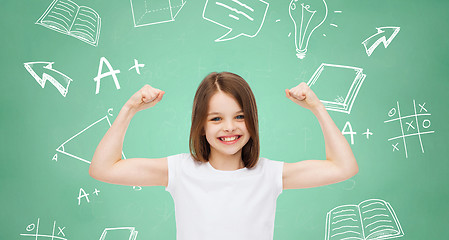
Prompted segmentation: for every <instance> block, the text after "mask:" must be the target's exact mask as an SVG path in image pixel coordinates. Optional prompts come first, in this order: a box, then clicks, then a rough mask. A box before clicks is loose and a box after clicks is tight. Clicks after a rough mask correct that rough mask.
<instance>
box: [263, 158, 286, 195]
mask: <svg viewBox="0 0 449 240" xmlns="http://www.w3.org/2000/svg"><path fill="white" fill-rule="evenodd" d="M267 163H268V164H267V167H268V169H269V171H268V172H269V173H270V178H271V179H272V181H273V187H274V190H273V191H274V194H275V196H276V197H277V196H279V194H281V193H282V189H283V182H282V173H283V172H284V162H281V161H273V160H268V159H267Z"/></svg>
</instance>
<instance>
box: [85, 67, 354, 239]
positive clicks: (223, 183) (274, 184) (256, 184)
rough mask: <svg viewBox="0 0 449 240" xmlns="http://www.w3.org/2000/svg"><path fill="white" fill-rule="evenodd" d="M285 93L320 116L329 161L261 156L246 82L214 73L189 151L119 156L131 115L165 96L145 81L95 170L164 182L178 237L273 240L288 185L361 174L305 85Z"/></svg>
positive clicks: (196, 105)
mask: <svg viewBox="0 0 449 240" xmlns="http://www.w3.org/2000/svg"><path fill="white" fill-rule="evenodd" d="M285 92H286V96H287V98H289V99H290V100H292V101H293V102H295V103H297V104H298V105H300V106H302V107H304V108H307V109H309V110H310V111H312V113H313V114H314V115H315V116H316V118H317V119H318V122H319V123H320V126H321V129H322V131H323V135H324V140H325V151H326V160H303V161H299V162H295V163H284V162H281V161H273V160H269V159H266V158H263V157H260V156H259V153H260V149H259V129H258V115H257V107H256V101H255V98H254V95H253V93H252V91H251V89H250V87H249V85H248V83H247V82H246V81H245V80H244V79H243V78H241V77H240V76H238V75H236V74H233V73H229V72H221V73H215V72H214V73H211V74H209V75H208V76H206V78H204V80H203V81H202V82H201V83H200V85H199V87H198V90H197V92H196V94H195V98H194V102H193V110H192V125H191V129H190V142H189V144H190V153H183V154H177V155H173V156H169V157H165V158H159V159H146V158H132V159H121V152H122V146H123V141H124V137H125V132H126V129H127V128H128V125H129V123H130V121H131V119H132V117H133V116H134V115H135V114H136V113H137V112H138V111H141V110H144V109H147V108H150V107H153V106H154V105H156V104H157V103H158V102H159V101H161V99H162V97H163V95H164V93H165V92H164V91H161V90H159V89H156V88H153V87H151V86H149V85H146V86H144V87H143V88H142V89H140V90H139V91H138V92H136V93H135V94H134V95H133V96H132V97H131V98H130V99H129V100H128V101H127V102H126V104H125V105H124V106H123V108H122V109H121V111H120V113H119V115H118V116H117V118H116V120H115V121H114V123H113V124H112V126H111V128H110V129H109V130H108V131H107V133H106V134H105V136H104V137H103V139H102V140H101V142H100V143H99V145H98V147H97V150H96V151H95V154H94V157H93V159H92V163H91V165H90V169H89V174H90V175H91V176H92V177H94V178H95V179H98V180H100V181H104V182H108V183H113V184H121V185H130V186H165V187H166V188H165V189H166V190H167V191H168V192H169V193H170V194H171V196H172V197H173V200H174V203H175V216H176V227H177V239H178V240H221V239H223V240H224V239H226V240H230V239H232V240H271V239H273V232H274V218H275V212H276V199H277V198H278V196H279V194H280V193H281V192H282V190H283V189H299V188H309V187H317V186H322V185H327V184H332V183H336V182H340V181H343V180H346V179H348V178H350V177H352V176H354V175H355V174H356V173H357V171H358V166H357V163H356V160H355V158H354V155H353V153H352V151H351V148H350V147H349V144H348V143H347V141H346V139H345V138H344V137H343V135H342V134H341V132H340V130H339V129H338V128H337V127H336V126H335V124H334V122H333V121H332V119H331V117H330V116H329V114H328V113H327V111H326V109H325V108H324V106H323V104H322V103H321V102H320V100H319V99H318V98H317V97H316V95H315V94H314V93H313V91H312V90H311V89H310V88H309V87H308V86H307V84H305V83H301V84H299V85H298V86H296V87H294V88H292V89H286V90H285Z"/></svg>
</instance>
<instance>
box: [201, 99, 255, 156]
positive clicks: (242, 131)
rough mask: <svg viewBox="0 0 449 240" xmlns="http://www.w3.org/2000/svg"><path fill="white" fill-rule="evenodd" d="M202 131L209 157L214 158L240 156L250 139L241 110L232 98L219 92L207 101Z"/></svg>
mask: <svg viewBox="0 0 449 240" xmlns="http://www.w3.org/2000/svg"><path fill="white" fill-rule="evenodd" d="M204 130H205V133H206V139H207V141H208V142H209V144H210V149H211V156H216V157H220V156H221V157H224V156H226V155H235V154H240V155H239V156H241V151H242V148H243V147H244V146H245V144H246V143H247V142H248V140H249V139H250V135H249V132H248V130H247V129H246V124H245V116H244V115H243V111H242V108H241V107H240V106H239V104H238V102H237V101H236V100H235V99H234V98H233V97H231V96H230V95H228V94H226V93H223V92H220V91H219V92H217V93H216V94H214V95H213V96H212V97H211V99H210V101H209V111H208V116H207V119H206V125H205V127H204Z"/></svg>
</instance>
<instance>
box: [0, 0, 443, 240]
mask: <svg viewBox="0 0 449 240" xmlns="http://www.w3.org/2000/svg"><path fill="white" fill-rule="evenodd" d="M133 1H134V2H138V1H137V0H133ZM241 1H242V0H241ZM266 1H268V0H266ZM326 1H327V5H328V12H329V13H328V16H327V19H326V21H325V22H324V23H323V24H322V25H321V26H320V27H319V28H318V29H317V30H315V32H314V33H313V35H312V36H311V38H310V41H309V46H308V51H307V55H306V57H305V58H304V59H298V58H297V56H296V50H295V43H294V41H295V40H294V24H293V21H292V20H291V18H290V16H289V4H290V1H288V0H287V1H285V0H283V1H274V0H271V1H269V4H270V5H269V8H268V11H267V14H266V17H265V20H264V22H263V27H262V28H261V29H260V32H259V33H258V34H257V36H255V37H253V38H250V37H247V36H240V37H237V38H235V39H233V40H229V41H222V42H215V39H218V38H219V37H221V36H222V35H224V34H225V33H226V32H227V31H228V30H227V29H226V28H224V27H222V26H219V25H217V24H214V23H213V22H211V21H207V20H205V19H204V18H203V10H204V6H205V4H206V1H205V0H202V1H193V0H192V1H188V2H187V3H186V4H185V5H184V7H183V8H182V9H181V11H180V12H179V14H178V15H177V16H176V19H175V21H172V22H167V23H161V24H154V25H148V26H142V27H134V24H133V15H132V12H131V4H130V1H126V0H122V1H118V0H113V1H112V0H110V1H106V0H90V1H88V0H76V1H75V2H76V3H78V4H79V5H81V6H88V7H91V8H92V9H95V10H96V11H97V12H98V14H99V15H100V16H101V32H100V37H99V43H98V46H96V47H95V46H92V45H89V44H87V43H85V42H83V41H80V40H79V39H76V38H74V37H71V36H68V35H64V34H62V33H59V32H56V31H52V30H51V29H48V28H45V27H43V26H41V25H38V24H35V22H36V21H37V20H38V19H39V17H40V16H41V15H42V14H43V13H44V12H45V10H46V9H47V7H48V6H49V5H50V4H51V2H52V1H51V0H45V1H44V0H40V1H31V0H27V1H26V0H14V1H13V0H10V1H1V9H2V15H1V21H0V26H1V37H0V49H1V60H0V66H1V73H2V81H1V95H0V99H1V106H2V107H1V133H0V135H1V144H0V146H1V153H2V160H1V163H0V164H1V174H0V184H1V198H0V206H1V208H2V211H1V216H2V217H1V220H0V225H1V228H2V230H1V231H0V239H50V238H46V237H42V236H41V237H38V238H36V237H35V236H34V237H33V236H25V235H21V234H31V235H33V234H36V231H38V233H39V234H42V235H50V236H51V235H54V236H56V237H60V238H65V239H100V236H101V234H102V232H103V230H105V229H106V228H116V227H134V228H135V231H138V235H137V239H140V240H141V239H148V240H150V239H160V240H162V239H175V238H176V225H175V218H174V206H173V200H172V198H171V196H170V195H169V193H168V192H165V190H164V188H163V187H143V188H138V187H135V188H133V187H132V186H118V185H111V184H106V183H102V182H99V181H97V180H95V179H93V178H91V177H90V176H89V174H88V168H89V165H88V163H86V162H83V161H81V160H78V159H76V158H74V157H71V156H68V155H66V154H63V153H61V152H59V151H57V149H59V150H61V149H60V148H59V147H60V146H61V144H63V143H64V142H66V141H67V140H68V139H70V138H71V137H72V136H74V135H75V134H77V133H79V132H80V131H82V130H83V129H85V128H86V127H88V126H90V125H91V124H92V123H94V122H96V121H98V120H101V121H100V122H98V124H96V125H94V126H95V127H92V128H90V130H91V131H85V134H80V135H79V136H78V137H76V138H74V139H72V140H71V141H69V142H68V143H66V144H65V145H64V151H65V152H67V153H71V154H73V155H76V156H82V157H85V158H89V157H91V156H92V155H93V151H94V149H95V147H96V145H97V144H98V142H99V140H100V139H101V137H102V135H103V134H104V133H105V132H106V130H107V128H108V126H109V125H108V124H107V120H108V119H109V120H110V121H111V122H112V121H113V120H114V119H115V117H116V115H117V114H118V112H119V111H120V108H121V106H122V105H123V104H124V103H125V101H126V100H127V99H128V98H129V97H130V96H131V95H132V94H133V93H134V92H135V91H137V90H138V89H140V88H141V87H142V86H143V85H144V84H150V85H152V86H154V87H157V88H159V89H162V90H164V91H165V92H166V95H165V96H164V99H163V100H162V102H161V103H160V104H158V105H157V106H156V107H155V108H152V109H150V110H147V111H144V112H140V113H138V114H137V115H136V116H135V118H134V119H133V120H132V122H131V125H130V127H129V129H128V131H127V135H126V139H125V144H124V147H123V152H124V154H125V156H126V157H127V158H131V157H148V158H156V157H164V156H169V155H174V154H178V153H182V152H188V135H189V127H190V114H191V107H192V102H193V96H194V93H195V90H196V88H197V86H198V84H199V82H200V81H201V80H202V78H203V77H204V76H206V75H207V74H208V73H210V72H212V71H231V72H235V73H237V74H239V75H241V76H242V77H244V78H245V79H246V80H247V81H248V82H249V84H250V86H251V87H252V89H253V91H254V94H255V96H256V100H257V104H258V108H259V121H260V137H261V155H262V156H263V157H266V158H269V159H272V160H278V161H285V162H296V161H300V160H305V159H323V158H324V157H325V152H324V141H323V137H322V133H321V130H320V127H319V124H318V122H317V121H316V119H315V117H314V116H313V114H311V113H310V112H309V111H308V110H306V109H302V108H301V107H299V106H297V105H296V104H294V103H292V102H291V101H289V100H288V99H287V98H286V97H285V93H284V89H286V88H292V87H294V86H296V85H297V84H299V83H300V82H302V81H305V82H307V81H309V79H310V78H311V77H312V75H313V74H314V72H315V70H316V69H317V68H318V67H319V66H320V65H321V64H322V63H328V64H337V65H344V66H352V67H358V68H362V69H363V73H364V74H366V78H365V79H364V82H363V84H362V85H361V87H360V90H359V91H358V95H357V98H356V99H355V101H354V104H353V106H352V109H351V112H350V114H347V113H342V112H336V111H330V114H331V116H332V118H333V119H334V121H335V123H336V124H337V126H338V127H339V128H340V129H341V130H343V129H344V131H345V132H349V130H350V129H349V124H350V126H351V127H352V131H353V132H356V134H354V135H352V137H353V144H352V145H351V146H352V149H353V151H354V154H355V156H356V158H357V160H358V163H359V167H360V171H359V173H358V174H357V175H356V176H355V177H353V178H351V179H349V180H347V181H345V182H342V183H338V184H334V185H329V186H323V187H318V188H313V189H303V190H286V191H284V192H283V193H282V194H281V195H280V197H279V198H278V203H277V204H278V205H277V214H276V222H275V236H274V239H279V240H287V239H292V240H293V239H295V240H297V239H324V238H325V225H326V215H327V213H328V212H329V211H330V210H331V209H333V208H335V207H338V206H342V205H346V204H358V203H360V202H362V201H364V200H368V199H381V200H384V201H386V202H388V203H390V204H391V206H392V208H393V209H394V212H395V213H396V216H397V219H398V220H399V222H400V224H401V226H402V229H403V232H404V236H403V237H400V239H407V240H422V239H443V238H444V236H446V235H447V234H446V231H447V226H448V224H449V218H448V214H449V205H448V204H447V200H448V199H449V186H448V183H449V174H448V171H449V159H448V156H449V147H448V137H449V134H448V133H449V127H448V123H447V122H448V120H447V119H448V118H449V111H448V104H447V92H448V91H449V81H448V77H447V70H448V66H449V40H448V39H449V14H448V9H449V2H448V1H443V0H438V1H435V0H433V1H425V2H423V1H417V0H407V1H406V0H396V1H387V0H381V1H356V0H326ZM153 2H154V1H153ZM156 2H157V1H156ZM159 2H160V3H159V4H161V5H163V4H162V3H163V2H168V1H162V0H161V1H159ZM172 2H174V1H173V0H172ZM224 2H229V1H224ZM242 2H245V3H247V4H248V5H251V4H254V2H256V3H258V4H256V5H257V6H259V5H260V4H261V2H260V1H242ZM320 2H321V3H322V1H318V3H320ZM310 4H311V5H312V6H313V4H312V3H310ZM314 4H316V3H314ZM161 8H163V6H162V7H161ZM211 11H212V10H211ZM258 11H260V9H259V10H258ZM209 14H210V15H212V16H215V15H216V16H217V18H218V16H220V13H219V12H210V13H209ZM257 20H260V19H256V20H255V21H257ZM259 22H260V21H259ZM386 26H395V27H400V31H399V33H398V34H397V35H396V36H395V37H394V39H393V41H392V42H391V43H390V45H389V46H388V47H387V48H385V47H384V46H383V44H382V43H381V44H380V45H379V46H378V47H377V48H376V49H375V51H374V52H373V53H372V55H371V56H368V55H367V53H366V52H365V48H364V46H363V45H362V42H363V41H364V40H365V39H367V38H369V37H370V36H372V35H374V34H376V33H377V30H376V28H378V27H386ZM235 27H236V28H238V27H239V26H235ZM257 27H258V26H257V24H256V23H255V27H254V26H253V25H251V24H250V25H249V26H246V25H245V26H242V27H241V29H245V30H244V31H250V30H251V29H252V30H254V28H256V29H257ZM252 30H251V31H252ZM386 37H387V39H388V37H389V36H386ZM378 38H380V37H379V36H378ZM101 57H105V58H106V59H107V60H108V61H109V63H110V64H111V66H112V67H113V69H114V70H120V73H119V74H117V80H118V82H119V84H120V89H117V88H116V86H115V84H114V80H113V78H112V77H111V76H109V77H105V78H103V79H102V80H101V88H100V92H99V93H98V94H95V90H96V82H95V81H94V78H95V77H96V76H97V73H98V68H99V64H100V59H101ZM135 59H136V60H137V61H138V62H139V64H145V66H144V67H141V68H140V74H138V73H137V71H136V70H135V69H131V70H129V69H130V68H131V67H132V66H134V60H135ZM38 61H46V62H54V63H53V69H55V70H57V71H59V72H61V73H63V74H65V75H67V76H68V77H70V78H71V79H72V80H73V81H72V82H71V83H70V85H69V88H68V93H67V95H66V97H63V96H62V95H61V94H60V93H59V92H58V90H57V89H56V88H55V87H54V86H53V85H52V84H51V83H50V82H47V84H46V86H45V88H42V87H41V86H40V85H39V84H38V83H37V81H36V80H35V79H34V78H33V76H32V75H30V73H29V72H28V71H27V70H26V68H25V67H24V63H28V62H38ZM106 70H107V68H106V67H105V68H104V70H103V72H106ZM37 71H40V72H44V70H42V69H41V70H37ZM47 73H48V72H47ZM56 75H57V74H56ZM342 80H344V79H338V78H336V79H335V83H333V82H329V83H328V85H327V86H326V88H328V89H333V88H336V87H337V85H338V81H342ZM414 102H415V107H414ZM420 105H421V106H423V107H424V108H425V109H426V110H424V109H422V108H421V107H420ZM398 107H399V108H400V113H401V116H410V115H412V114H414V113H415V109H416V111H417V113H426V114H429V115H420V116H419V117H417V118H408V119H404V120H403V123H402V129H403V130H404V132H405V133H404V134H409V133H410V134H413V133H418V132H417V130H415V129H413V127H410V125H412V126H414V127H415V128H417V127H418V126H419V127H421V128H420V129H421V132H423V131H424V127H423V126H425V127H426V128H425V131H433V132H432V133H429V134H423V135H422V136H421V143H422V147H421V143H420V140H419V135H417V134H415V135H412V136H409V137H406V138H405V140H404V141H403V140H402V139H396V140H391V141H388V139H390V138H394V137H397V136H401V135H402V133H401V125H400V123H398V121H395V122H385V121H387V120H389V119H392V118H394V117H389V115H388V114H389V113H393V112H394V111H395V110H396V112H397V113H396V114H398V111H397V108H398ZM393 108H394V109H395V110H392V109H393ZM396 116H397V115H396ZM412 121H413V122H412ZM347 122H349V123H347ZM407 122H408V123H409V124H407ZM416 124H418V125H416ZM345 125H346V128H345ZM368 129H369V131H370V132H372V133H373V134H372V135H369V138H368V136H367V135H366V134H363V133H365V132H367V130H368ZM345 136H346V138H347V140H348V141H349V142H351V135H349V134H347V135H345ZM404 143H405V144H406V145H404ZM395 144H396V145H395ZM394 146H395V147H397V148H398V150H396V149H395V147H394ZM405 147H407V149H405ZM406 153H407V156H406ZM88 160H90V159H88ZM96 190H97V194H98V195H97V194H95V192H96ZM82 191H84V192H85V193H86V194H89V195H88V196H87V197H83V198H81V199H78V196H79V195H80V192H81V193H82ZM98 191H99V192H98ZM87 199H88V200H89V201H88V200H87ZM38 221H39V225H38ZM108 236H109V237H106V238H105V239H108V240H111V239H127V237H122V238H113V237H114V236H113V235H108Z"/></svg>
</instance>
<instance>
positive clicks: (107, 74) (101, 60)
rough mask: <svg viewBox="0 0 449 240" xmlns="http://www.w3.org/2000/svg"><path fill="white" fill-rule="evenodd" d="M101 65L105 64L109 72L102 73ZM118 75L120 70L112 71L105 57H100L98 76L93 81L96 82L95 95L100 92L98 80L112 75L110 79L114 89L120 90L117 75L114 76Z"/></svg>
mask: <svg viewBox="0 0 449 240" xmlns="http://www.w3.org/2000/svg"><path fill="white" fill-rule="evenodd" d="M103 64H106V67H108V69H109V72H105V73H102V72H103ZM118 73H120V70H114V69H113V68H112V66H111V64H110V63H109V61H108V60H107V59H106V58H105V57H101V59H100V64H99V65H98V74H97V76H96V77H95V78H94V81H96V82H97V88H96V90H95V94H98V93H99V92H100V80H101V79H102V78H104V77H107V76H111V75H112V78H113V79H114V83H115V87H116V88H117V89H120V84H119V83H118V80H117V75H116V74H118Z"/></svg>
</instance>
